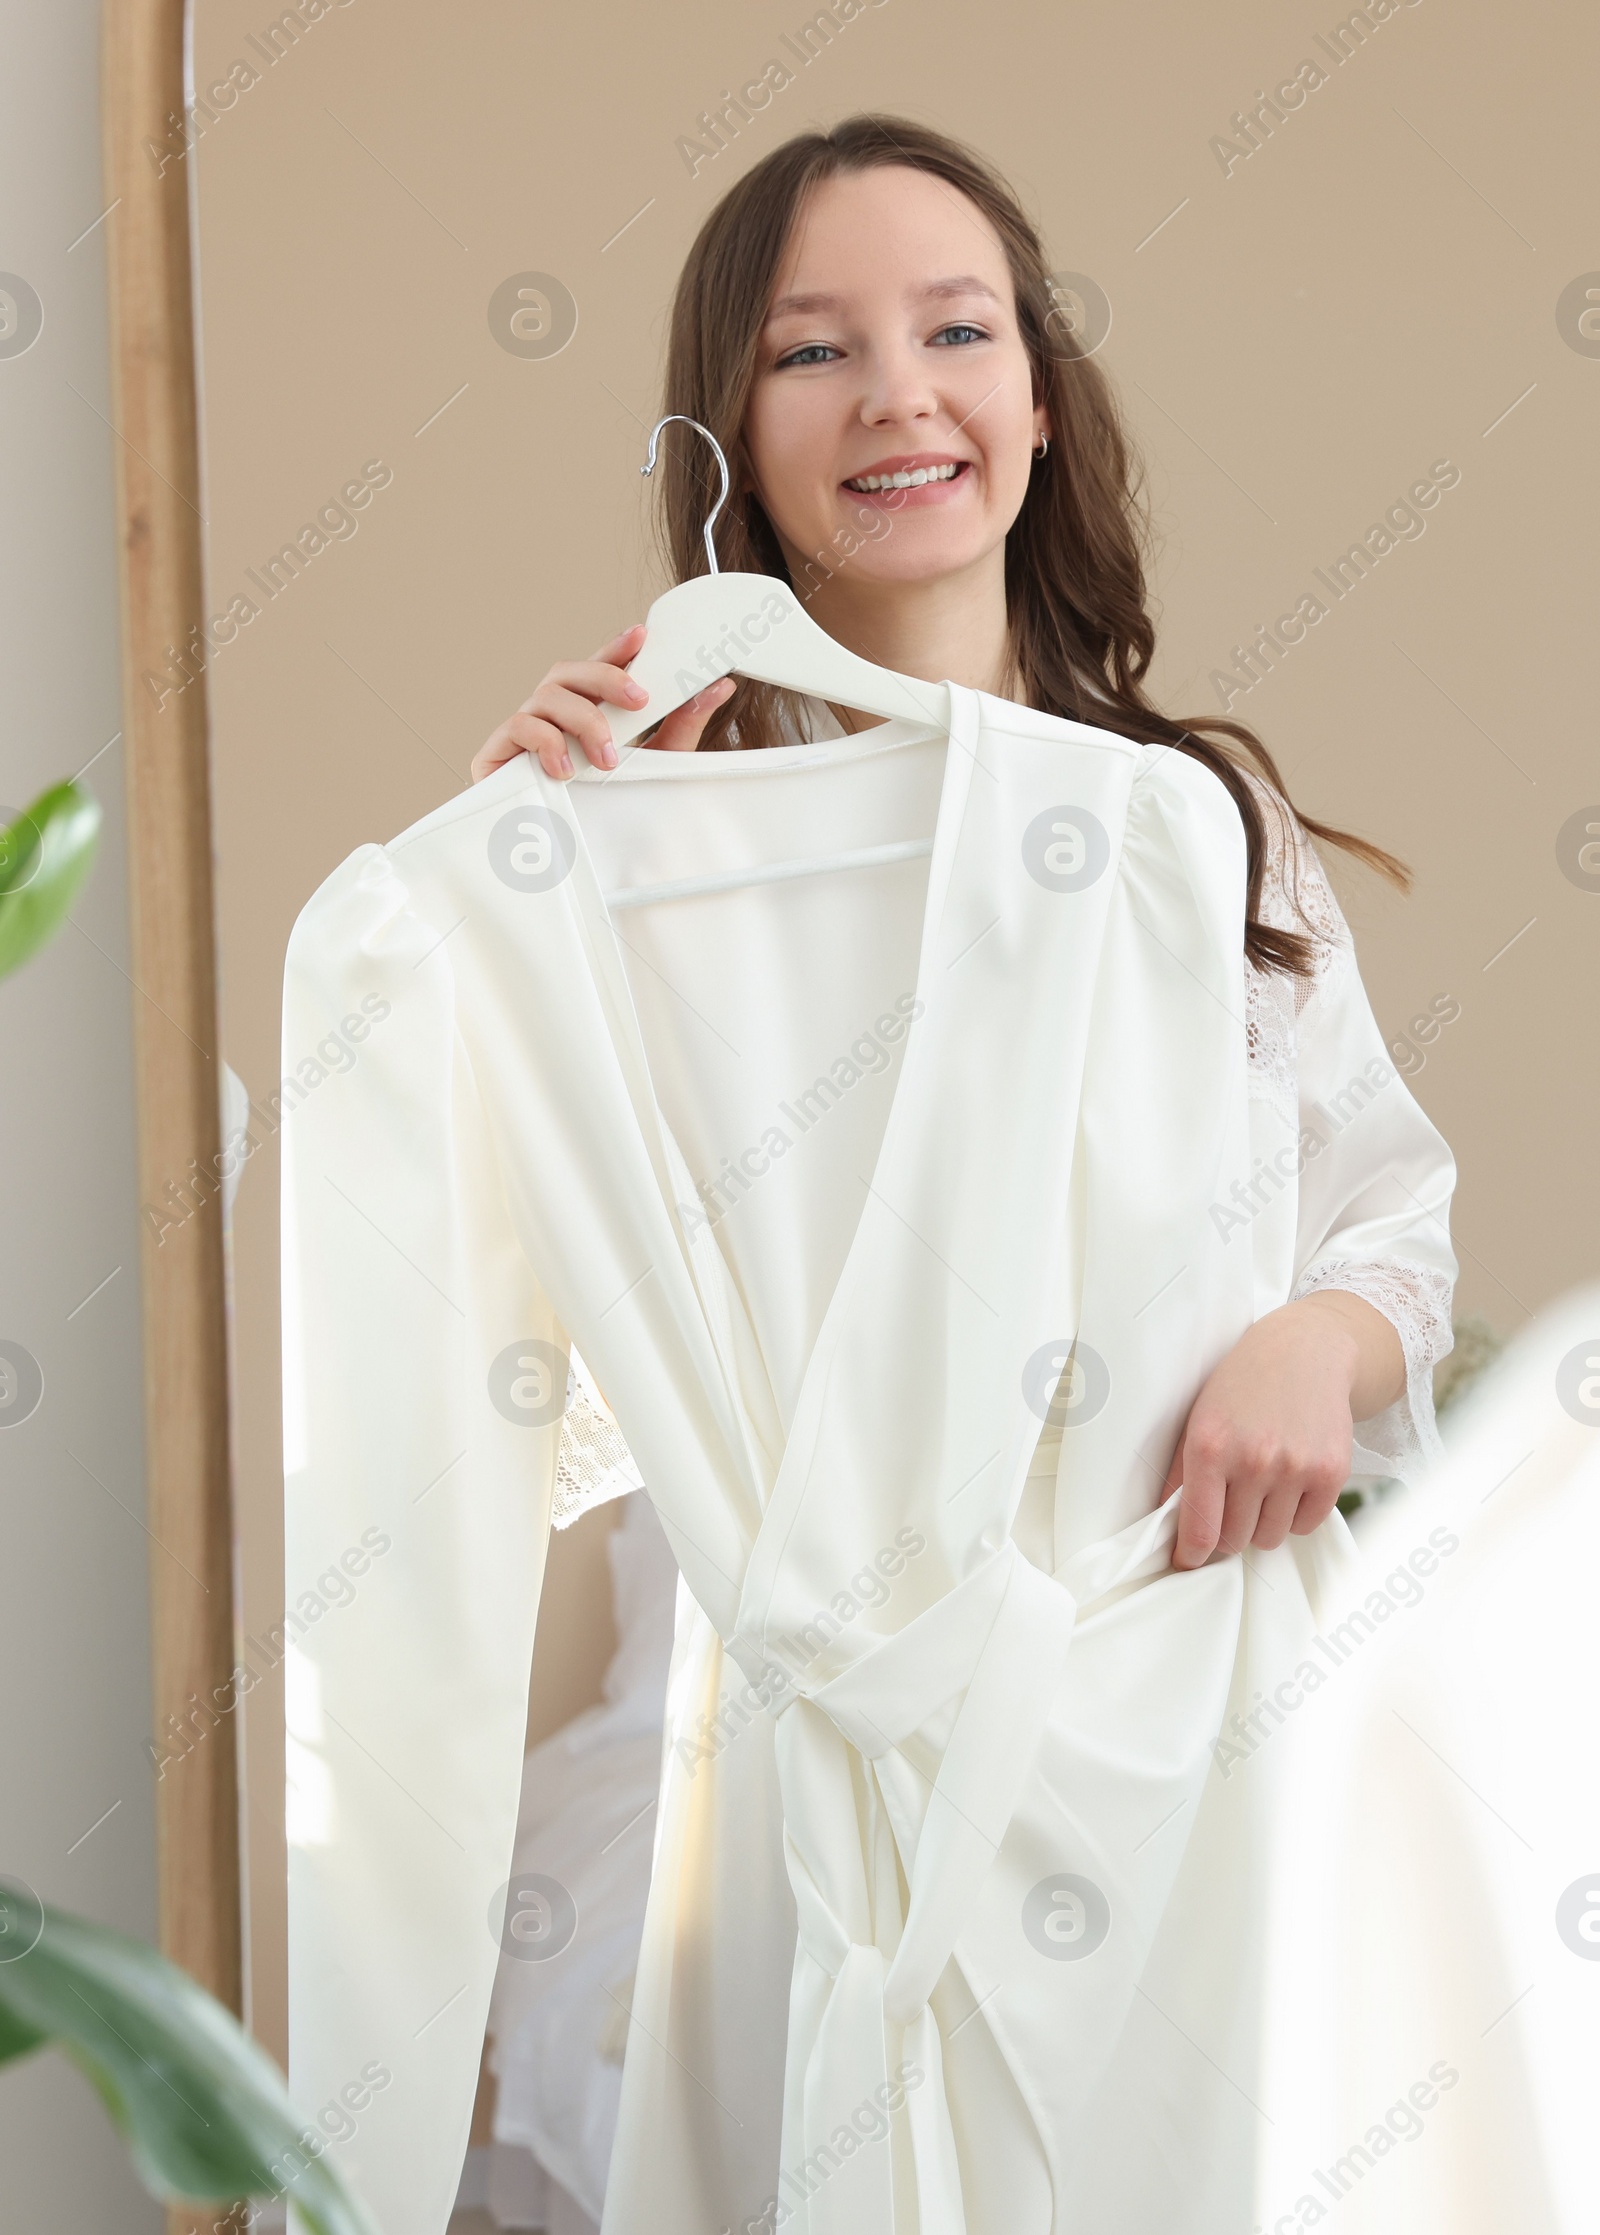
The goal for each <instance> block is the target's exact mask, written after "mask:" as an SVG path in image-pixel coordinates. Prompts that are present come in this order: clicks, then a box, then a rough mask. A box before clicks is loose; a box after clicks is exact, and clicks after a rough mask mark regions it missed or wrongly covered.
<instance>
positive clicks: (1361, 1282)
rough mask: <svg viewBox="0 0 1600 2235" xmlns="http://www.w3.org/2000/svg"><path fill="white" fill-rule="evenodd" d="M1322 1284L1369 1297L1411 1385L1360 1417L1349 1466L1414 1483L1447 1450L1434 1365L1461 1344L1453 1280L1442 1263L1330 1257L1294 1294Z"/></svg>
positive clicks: (1353, 1470) (1297, 1285)
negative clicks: (1438, 1418)
mask: <svg viewBox="0 0 1600 2235" xmlns="http://www.w3.org/2000/svg"><path fill="white" fill-rule="evenodd" d="M1319 1288H1342V1289H1344V1290H1346V1291H1347V1292H1348V1293H1349V1294H1350V1295H1352V1296H1360V1297H1363V1298H1365V1300H1366V1302H1367V1303H1369V1304H1371V1305H1372V1306H1373V1307H1374V1309H1375V1310H1377V1311H1381V1312H1382V1314H1383V1316H1384V1318H1385V1319H1387V1320H1388V1321H1389V1323H1390V1325H1391V1326H1392V1327H1393V1328H1394V1330H1395V1333H1396V1334H1397V1335H1398V1336H1399V1337H1400V1347H1401V1349H1402V1350H1403V1351H1404V1353H1405V1361H1406V1386H1405V1388H1404V1390H1403V1391H1402V1392H1401V1394H1400V1395H1399V1396H1398V1397H1397V1398H1396V1399H1395V1400H1394V1403H1393V1404H1391V1405H1386V1406H1385V1408H1384V1409H1383V1411H1382V1412H1379V1413H1374V1414H1373V1416H1372V1418H1371V1419H1370V1420H1358V1421H1357V1422H1356V1432H1355V1448H1354V1450H1353V1451H1352V1453H1351V1457H1350V1471H1351V1473H1352V1474H1355V1475H1376V1476H1395V1477H1398V1478H1399V1480H1400V1481H1402V1482H1409V1481H1411V1480H1412V1479H1413V1478H1414V1477H1415V1476H1416V1475H1418V1474H1420V1473H1421V1472H1422V1471H1423V1470H1424V1469H1425V1468H1426V1467H1428V1466H1429V1465H1430V1464H1431V1463H1432V1462H1433V1461H1434V1460H1435V1459H1436V1458H1438V1457H1439V1456H1440V1454H1441V1452H1442V1450H1443V1446H1442V1445H1441V1443H1440V1441H1439V1430H1438V1427H1437V1426H1436V1424H1435V1421H1434V1413H1433V1369H1434V1367H1435V1366H1436V1365H1437V1363H1438V1361H1439V1360H1440V1359H1441V1358H1443V1357H1445V1356H1446V1355H1447V1354H1448V1353H1449V1352H1450V1350H1451V1349H1453V1347H1454V1345H1455V1336H1454V1335H1453V1333H1452V1332H1451V1327H1450V1299H1451V1288H1452V1284H1451V1282H1450V1281H1449V1280H1448V1279H1446V1277H1445V1275H1444V1274H1443V1273H1442V1272H1440V1271H1439V1269H1438V1267H1437V1266H1434V1265H1419V1264H1417V1263H1415V1262H1414V1261H1413V1260H1411V1259H1409V1258H1400V1257H1381V1258H1363V1259H1356V1258H1328V1259H1324V1260H1323V1261H1322V1262H1321V1263H1319V1264H1316V1265H1310V1266H1308V1267H1307V1268H1306V1270H1305V1271H1304V1272H1303V1273H1302V1274H1301V1276H1300V1278H1299V1280H1298V1281H1297V1282H1296V1283H1295V1288H1294V1294H1295V1298H1296V1299H1298V1298H1299V1297H1301V1296H1309V1295H1310V1294H1311V1293H1312V1291H1313V1290H1315V1289H1319Z"/></svg>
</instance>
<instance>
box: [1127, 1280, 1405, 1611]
mask: <svg viewBox="0 0 1600 2235" xmlns="http://www.w3.org/2000/svg"><path fill="white" fill-rule="evenodd" d="M1404 1387H1405V1353H1404V1352H1403V1351H1402V1349H1401V1347H1400V1338H1399V1336H1398V1335H1397V1334H1396V1333H1395V1330H1394V1327H1393V1325H1392V1324H1391V1322H1390V1321H1389V1320H1387V1319H1386V1318H1385V1317H1384V1315H1383V1313H1382V1312H1380V1311H1379V1310H1378V1309H1377V1308H1376V1306H1375V1305H1372V1304H1369V1303H1368V1302H1367V1301H1366V1300H1365V1298H1364V1297H1361V1296H1356V1295H1352V1294H1350V1293H1349V1292H1348V1291H1346V1290H1343V1289H1334V1288H1327V1289H1316V1290H1314V1291H1313V1292H1312V1294H1311V1295H1309V1296H1303V1297H1301V1298H1300V1299H1299V1301H1298V1302H1296V1303H1292V1304H1283V1305H1280V1306H1279V1308H1278V1309H1277V1310H1276V1311H1272V1312H1268V1313H1267V1314H1266V1316H1265V1318H1263V1319H1258V1320H1257V1321H1256V1323H1255V1325H1254V1326H1253V1327H1252V1328H1250V1329H1249V1331H1248V1332H1247V1333H1246V1334H1245V1335H1243V1336H1242V1337H1241V1338H1240V1340H1239V1341H1238V1342H1237V1343H1235V1344H1234V1346H1233V1348H1232V1350H1230V1351H1229V1353H1228V1355H1227V1357H1226V1358H1224V1359H1223V1361H1222V1363H1221V1364H1220V1365H1219V1366H1218V1367H1217V1368H1216V1369H1215V1371H1214V1372H1213V1373H1212V1374H1211V1375H1210V1376H1209V1378H1208V1379H1207V1381H1206V1383H1205V1385H1204V1387H1203V1388H1202V1389H1201V1391H1200V1394H1199V1396H1198V1397H1196V1399H1195V1401H1194V1403H1193V1405H1192V1406H1191V1407H1190V1410H1189V1417H1188V1420H1187V1421H1186V1422H1185V1424H1184V1429H1183V1433H1182V1435H1181V1436H1180V1437H1179V1438H1178V1446H1177V1449H1176V1451H1175V1452H1174V1453H1173V1455H1172V1464H1171V1466H1170V1467H1169V1468H1168V1469H1167V1479H1166V1483H1165V1485H1164V1488H1163V1491H1162V1496H1163V1497H1167V1496H1170V1494H1171V1493H1172V1492H1173V1491H1174V1490H1175V1489H1176V1488H1177V1487H1178V1485H1179V1483H1180V1482H1181V1483H1182V1484H1183V1497H1182V1499H1181V1501H1180V1503H1179V1508H1178V1541H1177V1544H1176V1545H1175V1547H1174V1548H1173V1554H1172V1564H1173V1566H1174V1567H1175V1568H1197V1567H1199V1566H1201V1565H1202V1564H1203V1562H1205V1561H1206V1560H1208V1559H1209V1558H1210V1557H1211V1555H1212V1553H1213V1552H1216V1551H1220V1552H1222V1553H1223V1554H1227V1553H1231V1552H1242V1551H1243V1550H1244V1548H1245V1546H1246V1545H1249V1544H1253V1545H1258V1546H1260V1547H1261V1549H1262V1550H1263V1551H1270V1550H1271V1549H1272V1547H1273V1546H1274V1545H1279V1544H1282V1542H1283V1540H1284V1538H1285V1537H1287V1536H1289V1535H1290V1534H1291V1533H1292V1534H1294V1535H1295V1536H1307V1535H1309V1533H1310V1532H1311V1530H1313V1529H1315V1528H1317V1527H1318V1526H1319V1525H1320V1524H1321V1523H1322V1522H1324V1521H1326V1519H1327V1518H1328V1515H1329V1514H1330V1513H1331V1512H1332V1510H1333V1507H1334V1504H1335V1502H1336V1500H1337V1499H1338V1496H1339V1492H1340V1491H1341V1490H1342V1489H1343V1488H1344V1485H1345V1483H1346V1481H1347V1480H1348V1479H1349V1474H1350V1451H1351V1444H1352V1441H1353V1434H1352V1431H1353V1427H1354V1423H1355V1421H1356V1420H1365V1419H1368V1418H1370V1417H1371V1415H1372V1414H1373V1413H1375V1412H1381V1411H1382V1409H1383V1407H1384V1406H1385V1405H1387V1404H1391V1403H1392V1402H1393V1401H1394V1399H1395V1398H1396V1397H1397V1396H1399V1394H1400V1392H1401V1390H1402V1389H1403V1388H1404Z"/></svg>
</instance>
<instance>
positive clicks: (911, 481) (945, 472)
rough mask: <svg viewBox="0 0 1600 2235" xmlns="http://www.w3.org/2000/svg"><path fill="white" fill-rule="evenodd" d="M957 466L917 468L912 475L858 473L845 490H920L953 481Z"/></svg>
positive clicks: (958, 470) (957, 470)
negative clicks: (924, 486)
mask: <svg viewBox="0 0 1600 2235" xmlns="http://www.w3.org/2000/svg"><path fill="white" fill-rule="evenodd" d="M960 470H961V468H960V467H959V466H918V467H917V469H916V471H915V472H914V473H858V474H857V475H856V476H855V478H854V480H852V481H847V482H846V483H845V487H846V488H847V489H860V490H862V491H864V492H870V491H872V490H874V489H920V488H921V487H922V486H923V484H924V482H928V481H954V479H955V477H956V475H957V474H958V473H959V472H960Z"/></svg>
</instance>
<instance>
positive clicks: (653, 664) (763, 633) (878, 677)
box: [601, 411, 947, 909]
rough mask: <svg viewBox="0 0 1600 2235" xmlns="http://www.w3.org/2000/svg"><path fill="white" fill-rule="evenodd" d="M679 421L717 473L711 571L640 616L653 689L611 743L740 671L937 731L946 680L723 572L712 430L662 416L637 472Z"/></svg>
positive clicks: (707, 537)
mask: <svg viewBox="0 0 1600 2235" xmlns="http://www.w3.org/2000/svg"><path fill="white" fill-rule="evenodd" d="M674 419H677V420H681V421H682V422H683V424H684V425H685V426H686V427H693V428H694V430H695V431H696V433H697V434H702V435H704V436H705V438H706V440H707V442H709V443H710V445H711V447H712V449H713V450H714V451H715V452H716V454H717V465H718V468H719V469H720V472H721V476H722V486H721V489H720V490H719V491H718V494H717V501H716V503H715V504H714V505H713V506H712V508H711V511H710V514H709V515H708V517H707V519H706V523H705V526H704V528H703V529H702V530H701V535H702V539H703V541H704V543H705V547H706V572H705V573H704V574H703V575H697V576H695V577H694V578H693V579H692V580H691V581H688V582H680V583H678V584H677V585H676V586H675V587H674V588H673V589H670V590H668V591H666V592H665V593H664V594H663V595H662V596H661V597H659V598H657V599H656V601H655V603H654V604H653V605H652V606H651V608H650V611H649V613H648V614H647V615H646V617H645V640H644V644H643V647H642V648H641V650H640V651H639V653H638V654H637V656H636V657H635V659H634V660H633V661H632V663H631V664H630V666H629V669H628V673H629V674H630V675H631V676H632V678H633V680H634V681H635V682H636V683H638V684H640V685H642V686H643V688H644V689H645V691H647V692H648V694H649V696H648V699H647V701H646V703H645V704H644V705H643V706H642V707H620V706H605V707H602V709H601V711H602V713H603V714H604V715H605V718H606V721H607V724H608V725H609V727H610V731H611V740H612V743H613V744H614V745H616V746H617V747H619V748H620V747H622V746H624V745H627V744H630V743H631V742H632V740H633V739H634V738H635V737H637V736H638V735H639V733H640V732H641V731H642V730H646V729H649V728H651V727H652V726H653V725H654V724H655V723H657V722H659V721H662V720H664V719H665V717H666V716H667V715H668V714H670V713H672V712H673V711H674V710H675V709H676V708H678V707H680V706H682V705H684V704H685V703H686V702H687V701H688V700H689V699H691V698H693V697H694V696H695V695H696V693H697V692H699V691H703V690H704V689H705V688H706V686H707V685H708V684H711V683H715V682H717V681H718V680H719V679H720V678H721V677H722V676H724V675H744V676H748V677H750V678H751V679H752V680H754V681H756V682H761V683H774V684H777V685H778V686H779V687H780V688H782V689H784V690H790V691H800V692H804V693H807V694H809V695H810V696H812V697H816V698H821V699H833V700H835V701H837V702H838V703H839V704H840V705H843V706H854V707H859V708H860V709H862V710H863V711H864V712H866V713H869V714H881V715H882V716H883V717H884V719H885V720H886V721H893V720H895V719H896V718H897V717H910V718H912V719H914V720H917V721H922V722H926V723H928V724H929V725H930V726H931V727H932V728H935V729H940V730H942V729H943V727H944V723H945V716H946V707H947V701H946V696H945V691H944V688H943V686H942V685H941V684H938V683H928V682H924V681H923V679H922V678H921V677H920V676H914V675H901V674H899V673H897V672H896V670H895V669H893V668H889V667H877V666H875V665H874V664H873V662H872V661H871V660H864V659H862V658H861V657H860V655H859V654H858V653H855V652H852V651H849V650H848V649H847V648H846V647H845V646H844V645H842V644H839V643H836V642H835V641H834V639H833V638H832V637H831V636H829V635H828V634H827V633H826V631H825V630H823V629H821V628H819V627H818V626H817V624H816V622H815V621H813V620H812V618H811V616H810V614H809V613H808V612H807V611H806V610H805V607H804V606H803V605H802V604H801V603H800V601H799V599H798V598H797V597H796V596H795V594H794V592H793V590H791V589H790V587H789V585H788V584H787V583H786V582H782V581H780V580H779V579H778V577H777V576H776V575H772V574H724V573H723V572H722V571H721V569H720V568H719V567H718V565H717V547H716V540H715V534H714V530H715V527H716V520H717V514H718V513H719V512H720V511H721V510H722V507H723V505H724V504H725V503H726V502H727V497H728V487H729V479H728V461H727V459H726V458H725V457H724V455H723V451H722V445H721V444H720V443H719V442H718V440H717V438H716V436H715V435H714V434H713V433H712V432H711V430H710V428H709V427H703V426H701V424H700V422H699V420H698V419H690V418H689V417H688V416H687V415H686V414H685V413H683V412H681V411H672V412H668V414H667V416H666V418H665V419H660V420H658V421H657V422H656V425H655V427H654V429H653V430H652V432H651V436H650V451H649V456H648V457H647V459H646V461H645V463H644V464H643V465H642V466H641V467H640V468H639V471H640V473H641V474H645V475H648V474H650V473H651V472H653V471H654V468H655V462H656V447H657V444H658V443H659V442H660V439H661V430H662V428H663V427H665V426H667V425H669V424H670V423H671V422H672V421H673V420H674ZM932 850H933V841H932V839H931V838H912V839H906V840H903V841H897V842H895V843H894V844H891V845H887V846H864V847H860V848H858V849H857V850H856V851H854V852H852V853H842V854H825V855H819V856H817V857H815V858H814V859H811V860H804V861H781V862H767V863H764V864H761V865H759V866H757V867H755V868H753V869H747V870H727V871H719V872H717V873H715V874H713V875H711V876H706V877H685V878H679V879H677V880H675V881H674V882H671V883H668V884H658V885H631V886H628V887H626V888H625V889H624V890H623V891H621V892H613V893H607V895H606V904H607V906H608V907H610V908H613V909H616V908H639V907H643V906H645V905H646V904H647V903H649V902H650V901H653V900H678V899H687V898H689V897H690V896H691V895H693V894H697V893H711V892H730V891H733V890H734V889H736V888H737V887H739V886H742V885H757V884H768V883H772V882H776V881H777V880H778V879H780V878H785V877H813V876H818V875H821V874H822V873H823V872H825V871H828V870H835V869H868V868H873V867H876V866H877V865H878V864H880V863H883V862H891V861H910V860H914V859H915V858H916V857H917V856H919V855H922V854H928V853H931V852H932Z"/></svg>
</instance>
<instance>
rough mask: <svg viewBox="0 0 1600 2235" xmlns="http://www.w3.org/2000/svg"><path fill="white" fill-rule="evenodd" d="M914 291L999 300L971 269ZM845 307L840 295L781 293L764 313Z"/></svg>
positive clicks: (931, 296)
mask: <svg viewBox="0 0 1600 2235" xmlns="http://www.w3.org/2000/svg"><path fill="white" fill-rule="evenodd" d="M917 294H918V300H919V301H922V302H927V301H938V300H943V299H944V298H946V297H948V296H951V295H984V296H987V298H988V299H989V301H990V302H991V303H996V304H998V302H999V300H1000V298H999V296H998V295H997V294H996V293H995V291H994V289H993V288H992V287H990V286H988V285H987V284H986V282H985V281H983V280H981V279H978V278H976V277H974V276H973V274H972V273H970V272H965V273H960V274H958V275H957V277H956V278H954V279H935V280H930V281H929V283H928V285H927V286H926V287H923V288H919V289H918V291H917ZM844 307H845V302H844V297H843V296H842V295H826V294H805V295H780V296H779V298H778V300H777V301H776V302H775V303H774V304H773V306H772V308H771V310H769V311H768V313H767V317H768V319H769V320H771V319H774V318H782V317H784V316H785V315H786V314H788V313H791V312H795V311H813V310H843V309H844Z"/></svg>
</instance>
